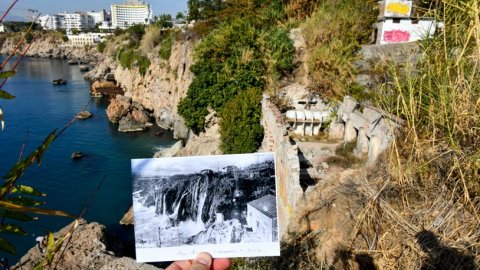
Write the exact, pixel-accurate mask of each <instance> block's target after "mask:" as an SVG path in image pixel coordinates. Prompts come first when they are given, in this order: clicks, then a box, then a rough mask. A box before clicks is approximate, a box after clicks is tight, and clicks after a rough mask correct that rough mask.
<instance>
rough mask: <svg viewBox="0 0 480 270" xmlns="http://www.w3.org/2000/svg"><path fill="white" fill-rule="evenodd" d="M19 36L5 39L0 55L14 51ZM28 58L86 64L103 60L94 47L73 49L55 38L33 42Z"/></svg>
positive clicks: (48, 37) (47, 36) (21, 50)
mask: <svg viewBox="0 0 480 270" xmlns="http://www.w3.org/2000/svg"><path fill="white" fill-rule="evenodd" d="M19 39H20V37H19V36H10V37H8V38H6V40H5V41H4V43H3V46H2V48H1V50H0V54H8V53H10V52H12V51H13V50H14V49H15V46H16V44H17V41H18V40H19ZM27 46H28V44H23V45H22V46H20V48H19V49H18V50H17V53H21V52H23V51H24V50H25V49H27ZM26 56H30V57H43V58H53V59H81V60H84V61H87V62H96V61H99V60H101V59H102V58H103V56H102V54H100V53H99V52H98V51H97V49H96V47H95V46H90V47H73V46H70V45H68V44H67V43H66V42H64V41H63V40H61V39H60V38H59V37H56V36H50V35H46V36H42V37H40V38H39V39H37V40H35V41H34V42H33V43H32V45H31V46H30V49H29V50H28V52H27V53H26Z"/></svg>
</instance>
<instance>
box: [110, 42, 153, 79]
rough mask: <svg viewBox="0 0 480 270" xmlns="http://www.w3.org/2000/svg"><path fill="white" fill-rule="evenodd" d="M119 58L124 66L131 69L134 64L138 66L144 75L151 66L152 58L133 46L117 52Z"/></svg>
mask: <svg viewBox="0 0 480 270" xmlns="http://www.w3.org/2000/svg"><path fill="white" fill-rule="evenodd" d="M117 60H118V61H119V62H120V65H121V66H122V67H123V68H127V69H131V68H132V67H134V65H135V66H137V67H138V71H139V73H140V74H141V75H142V76H145V74H146V73H147V70H148V67H149V66H150V60H149V59H148V57H146V56H144V55H141V54H139V53H138V52H136V51H135V50H134V49H132V48H122V49H120V51H119V52H118V54H117Z"/></svg>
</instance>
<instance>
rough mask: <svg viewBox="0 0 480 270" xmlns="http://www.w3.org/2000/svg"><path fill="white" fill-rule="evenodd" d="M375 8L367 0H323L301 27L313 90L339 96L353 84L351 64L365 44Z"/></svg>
mask: <svg viewBox="0 0 480 270" xmlns="http://www.w3.org/2000/svg"><path fill="white" fill-rule="evenodd" d="M376 5H377V3H375V2H374V1H369V0H359V1H352V0H340V1H336V0H325V1H321V2H320V3H319V5H318V7H317V10H316V11H315V12H314V13H313V14H312V16H311V17H309V18H308V19H307V20H306V22H305V23H304V24H303V25H302V28H303V30H304V31H303V32H304V33H305V39H306V42H307V54H308V55H309V58H308V60H307V65H308V69H309V72H310V75H311V77H312V80H313V85H312V86H313V89H314V90H316V91H318V92H320V93H322V94H325V95H329V96H337V97H342V96H343V95H345V94H347V91H346V89H349V88H350V86H352V85H353V84H354V82H355V70H354V67H353V62H354V61H355V60H356V53H357V51H358V50H359V48H360V44H368V43H369V39H370V37H371V34H372V30H371V25H372V24H373V23H374V21H375V20H376V14H377V13H378V10H376Z"/></svg>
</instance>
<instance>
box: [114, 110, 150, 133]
mask: <svg viewBox="0 0 480 270" xmlns="http://www.w3.org/2000/svg"><path fill="white" fill-rule="evenodd" d="M146 128H147V127H146V125H145V123H141V122H138V121H136V120H135V119H134V118H133V117H132V116H131V114H128V115H127V116H124V117H122V119H120V121H119V122H118V131H119V132H136V131H145V129H146Z"/></svg>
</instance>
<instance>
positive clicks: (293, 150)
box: [262, 95, 303, 237]
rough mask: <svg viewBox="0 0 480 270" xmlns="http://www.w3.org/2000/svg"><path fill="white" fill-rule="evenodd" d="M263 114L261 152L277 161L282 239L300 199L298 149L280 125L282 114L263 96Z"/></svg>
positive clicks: (285, 127) (301, 192)
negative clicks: (272, 156) (263, 131)
mask: <svg viewBox="0 0 480 270" xmlns="http://www.w3.org/2000/svg"><path fill="white" fill-rule="evenodd" d="M262 112H263V119H262V125H263V127H264V130H265V138H264V142H263V146H262V148H263V150H264V151H268V152H275V158H276V168H275V169H276V176H277V196H278V198H277V200H278V218H279V220H278V223H279V232H280V233H279V235H280V237H282V236H283V235H284V234H285V233H286V231H287V230H286V228H287V227H288V224H289V220H290V217H291V216H292V215H293V214H294V213H295V211H296V210H297V205H298V203H299V202H300V201H301V200H302V199H303V191H302V188H301V186H300V161H299V158H298V147H297V146H296V145H294V144H293V143H292V142H291V141H290V138H289V136H288V132H287V124H286V123H284V122H283V118H282V114H281V113H280V111H279V110H278V108H277V107H276V106H275V105H274V104H272V103H271V102H270V100H269V98H268V96H267V95H264V97H263V101H262Z"/></svg>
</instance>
